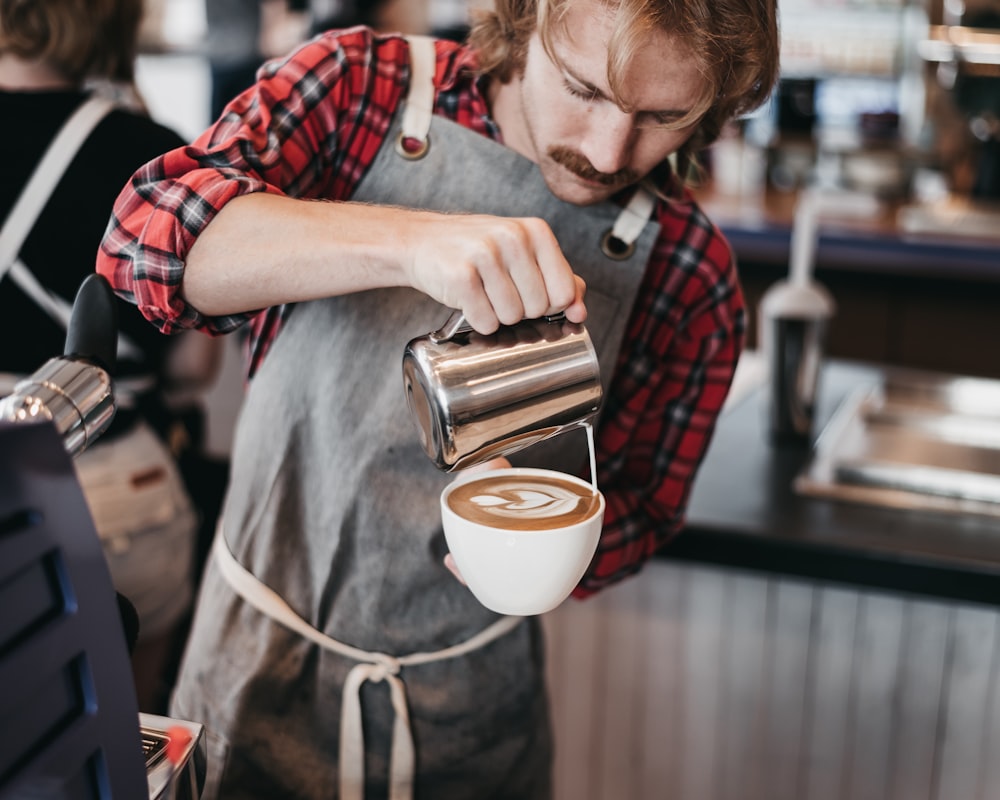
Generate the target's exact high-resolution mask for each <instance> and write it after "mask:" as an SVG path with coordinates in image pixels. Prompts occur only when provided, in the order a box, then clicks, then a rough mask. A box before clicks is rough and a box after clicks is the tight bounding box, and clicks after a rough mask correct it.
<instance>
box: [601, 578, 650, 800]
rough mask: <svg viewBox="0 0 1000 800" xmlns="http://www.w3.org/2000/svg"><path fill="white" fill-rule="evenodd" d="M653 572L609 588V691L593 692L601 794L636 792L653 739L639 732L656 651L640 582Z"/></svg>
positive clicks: (606, 600)
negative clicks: (640, 689) (600, 722)
mask: <svg viewBox="0 0 1000 800" xmlns="http://www.w3.org/2000/svg"><path fill="white" fill-rule="evenodd" d="M650 577H651V576H650V575H648V574H647V575H644V576H642V577H640V578H636V579H635V580H631V581H625V582H623V583H622V584H620V585H619V586H616V587H614V588H613V589H611V590H609V591H608V592H605V593H604V594H605V595H607V596H606V598H596V599H597V600H603V601H604V604H603V607H604V609H605V613H606V614H607V623H606V625H605V630H606V632H607V635H606V638H605V640H604V647H605V650H604V652H605V658H606V660H607V664H608V667H607V669H606V670H605V673H604V677H605V684H604V691H603V693H602V694H601V695H598V696H597V697H595V698H594V702H595V703H603V705H604V713H603V715H602V716H603V719H604V728H603V730H602V731H600V735H601V753H602V758H603V761H604V770H603V774H602V775H601V781H600V785H599V786H598V787H597V788H598V795H597V796H598V797H601V798H603V797H614V796H615V795H616V794H620V795H621V796H622V797H636V792H637V791H638V789H637V786H636V783H637V781H638V776H639V766H640V765H641V758H642V751H643V750H644V749H645V748H646V747H649V746H650V745H651V744H652V743H651V742H649V741H644V740H643V739H641V738H640V736H639V727H638V726H639V725H641V724H642V708H643V698H641V697H640V696H639V695H638V694H637V692H636V687H637V686H641V685H643V684H644V683H645V682H646V672H647V671H648V670H649V668H650V667H651V666H652V660H653V656H652V654H651V653H650V652H649V650H648V642H647V639H646V636H645V629H646V628H648V618H649V616H650V609H649V607H648V606H647V605H645V603H646V602H647V601H646V598H645V597H644V593H643V592H642V591H641V588H642V587H643V586H644V585H645V583H646V582H647V580H648V578H650Z"/></svg>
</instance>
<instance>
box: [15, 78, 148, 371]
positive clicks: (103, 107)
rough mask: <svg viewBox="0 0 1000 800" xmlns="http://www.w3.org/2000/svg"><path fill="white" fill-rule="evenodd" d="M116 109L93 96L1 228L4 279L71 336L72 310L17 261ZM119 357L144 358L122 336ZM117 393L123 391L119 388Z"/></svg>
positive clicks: (41, 164)
mask: <svg viewBox="0 0 1000 800" xmlns="http://www.w3.org/2000/svg"><path fill="white" fill-rule="evenodd" d="M117 105H118V104H117V103H116V102H115V100H113V99H111V98H108V97H102V96H100V95H93V96H91V97H90V98H88V99H87V100H86V101H84V102H83V103H82V104H81V105H80V107H79V108H77V110H76V111H74V112H73V113H72V114H71V115H70V117H69V119H67V120H66V122H65V123H63V126H62V128H61V129H60V130H59V133H57V134H56V137H55V138H54V139H53V140H52V143H51V144H50V145H49V147H48V149H47V150H46V151H45V155H43V156H42V160H41V161H39V162H38V165H37V166H36V167H35V171H34V172H33V173H32V174H31V178H29V179H28V182H27V184H25V186H24V188H23V189H22V190H21V194H20V196H19V197H18V198H17V202H16V203H15V204H14V207H13V208H12V209H11V212H10V214H8V215H7V219H6V220H5V221H4V224H3V227H2V228H0V279H2V278H3V277H4V275H6V274H7V272H8V271H9V272H10V277H11V280H13V281H14V283H16V284H17V285H18V286H19V287H20V288H21V291H23V292H24V293H25V294H26V295H27V296H28V297H30V298H31V299H32V300H34V301H35V304H36V305H38V307H39V308H41V309H42V310H43V311H45V312H46V313H47V314H48V315H49V316H50V317H52V319H54V320H55V321H56V323H58V324H59V325H61V326H62V327H63V328H65V329H67V330H68V329H69V320H70V315H71V314H72V311H73V307H72V305H70V303H69V302H68V301H67V300H66V299H65V298H63V297H60V296H59V295H57V294H56V293H55V292H52V291H49V290H48V289H46V288H45V287H44V286H42V284H41V283H39V281H38V278H36V277H35V274H34V273H33V272H32V271H31V270H30V269H29V268H28V267H27V265H26V264H25V263H24V262H23V261H22V260H21V259H20V258H18V253H20V252H21V247H22V246H23V245H24V240H25V239H27V238H28V234H29V233H30V232H31V229H32V228H33V227H34V226H35V222H36V221H37V219H38V215H39V214H41V213H42V209H43V208H45V204H46V203H47V202H48V200H49V198H50V197H51V196H52V192H53V191H54V190H55V188H56V186H57V185H58V184H59V180H60V178H62V176H63V175H64V174H65V172H66V168H67V167H68V166H69V165H70V163H71V162H72V161H73V159H74V158H75V157H76V154H77V153H78V152H79V151H80V147H82V146H83V143H84V142H85V141H87V137H88V136H90V134H91V132H92V131H93V130H94V128H95V127H97V124H98V123H99V122H100V121H101V120H102V119H104V117H106V116H107V115H108V113H109V112H111V111H112V110H113V109H114V108H116V107H117ZM118 357H119V358H131V359H133V360H135V361H141V360H142V358H143V353H142V350H141V349H140V348H139V347H138V345H136V344H135V342H133V341H132V340H131V339H129V337H128V336H126V335H125V334H123V333H119V334H118ZM147 383H148V384H149V385H150V386H151V385H152V381H151V380H150V381H143V386H146V384H147ZM137 388H138V387H137ZM116 389H124V387H121V386H116ZM142 390H143V391H145V389H142Z"/></svg>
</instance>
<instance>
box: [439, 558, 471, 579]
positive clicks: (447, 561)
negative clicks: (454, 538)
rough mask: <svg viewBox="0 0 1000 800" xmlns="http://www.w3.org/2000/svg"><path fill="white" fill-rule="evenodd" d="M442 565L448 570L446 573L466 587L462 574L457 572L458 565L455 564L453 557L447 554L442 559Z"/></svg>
mask: <svg viewBox="0 0 1000 800" xmlns="http://www.w3.org/2000/svg"><path fill="white" fill-rule="evenodd" d="M444 565H445V566H446V567H447V568H448V571H449V572H450V573H451V574H452V575H454V576H455V578H456V579H457V580H458V582H459V583H460V584H462V586H466V585H467V584H466V583H465V578H463V577H462V573H461V572H459V571H458V565H457V564H456V563H455V557H454V556H453V555H452V554H451V553H448V554H447V555H445V557H444Z"/></svg>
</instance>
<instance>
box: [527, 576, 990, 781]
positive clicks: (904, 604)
mask: <svg viewBox="0 0 1000 800" xmlns="http://www.w3.org/2000/svg"><path fill="white" fill-rule="evenodd" d="M543 624H544V626H545V628H546V633H547V635H548V640H549V685H550V691H551V696H552V708H553V722H554V726H555V733H556V748H557V749H556V763H555V780H556V800H624V799H625V798H627V799H628V800H883V798H884V799H885V800H995V799H996V798H1000V758H998V756H1000V686H998V683H1000V663H998V662H1000V612H998V610H997V609H995V608H991V607H976V606H958V605H954V604H947V603H941V602H937V601H933V600H923V599H918V598H909V597H902V596H900V597H896V596H889V595H885V594H882V593H871V592H859V591H856V590H854V589H851V588H844V587H831V586H824V585H820V584H811V583H808V582H805V581H797V580H792V579H785V578H767V577H764V576H760V575H757V574H754V573H741V572H739V571H730V570H717V569H714V568H708V567H700V566H699V567H692V566H690V565H678V564H671V563H669V562H664V561H658V562H654V563H653V564H650V565H648V566H647V568H646V570H645V571H644V572H643V573H642V574H641V575H639V576H637V577H635V578H633V579H631V580H630V581H628V582H626V583H624V584H621V585H620V586H617V587H613V588H612V589H610V590H608V591H606V592H604V593H603V594H602V595H600V596H598V597H596V598H591V599H590V600H587V601H585V602H583V603H578V602H576V601H571V602H568V603H566V604H564V605H563V606H562V607H561V608H559V609H557V610H556V611H555V612H552V613H551V614H549V615H546V618H545V619H543Z"/></svg>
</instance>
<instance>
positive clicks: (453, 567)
mask: <svg viewBox="0 0 1000 800" xmlns="http://www.w3.org/2000/svg"><path fill="white" fill-rule="evenodd" d="M509 467H510V461H508V460H507V459H506V458H504V457H503V456H500V457H499V458H491V459H490V460H489V461H484V462H483V463H482V464H476V465H475V466H474V467H468V468H467V469H465V470H463V472H467V473H471V472H488V471H489V470H491V469H508V468H509ZM444 565H445V566H446V567H447V568H448V571H449V572H451V574H452V575H454V576H455V577H456V578H457V579H458V582H459V583H461V584H462V585H463V586H465V585H466V584H465V578H463V577H462V573H461V572H459V571H458V564H456V563H455V557H454V556H453V555H452V554H451V553H446V554H445V557H444Z"/></svg>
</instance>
